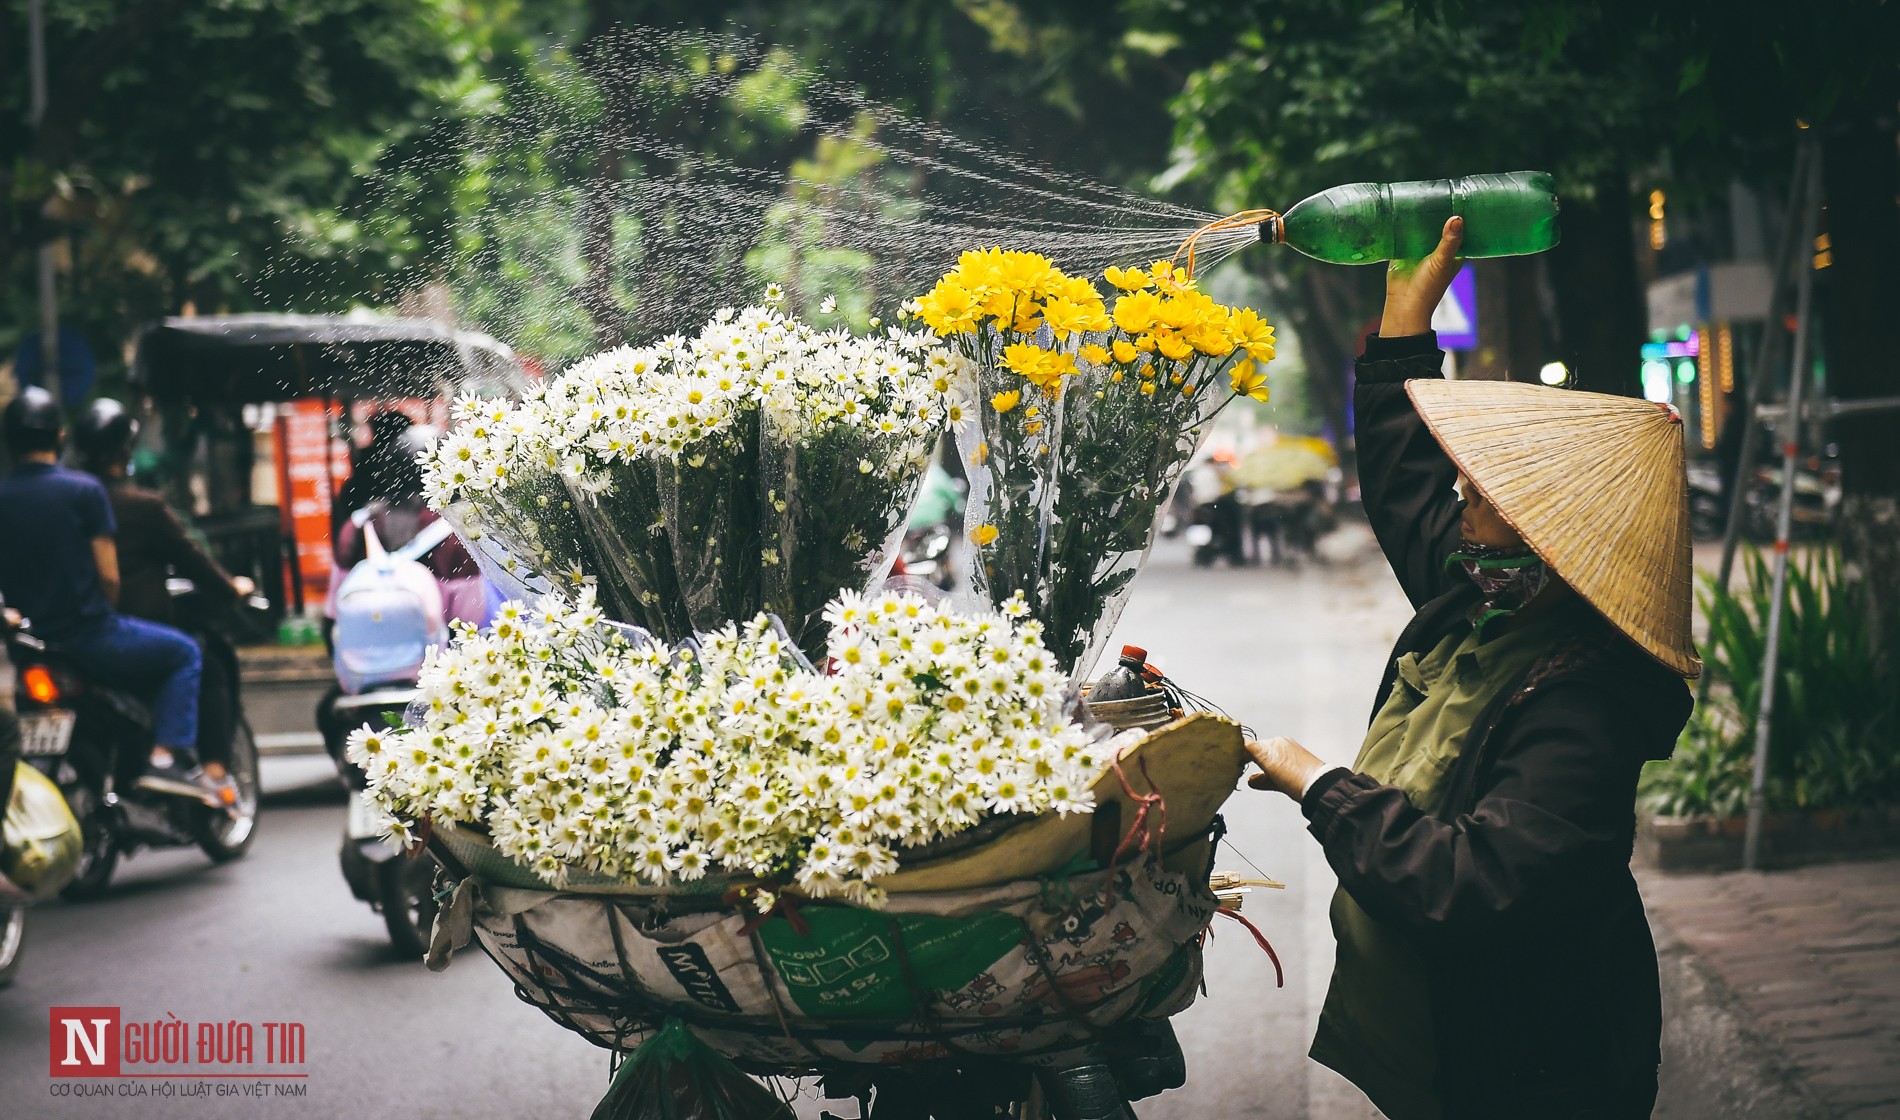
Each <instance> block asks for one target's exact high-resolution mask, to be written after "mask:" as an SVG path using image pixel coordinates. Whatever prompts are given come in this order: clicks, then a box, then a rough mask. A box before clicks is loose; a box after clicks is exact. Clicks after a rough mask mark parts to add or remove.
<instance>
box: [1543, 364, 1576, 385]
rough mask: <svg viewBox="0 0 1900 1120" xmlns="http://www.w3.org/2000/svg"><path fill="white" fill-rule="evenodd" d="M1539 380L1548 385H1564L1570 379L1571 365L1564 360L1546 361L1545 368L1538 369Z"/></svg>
mask: <svg viewBox="0 0 1900 1120" xmlns="http://www.w3.org/2000/svg"><path fill="white" fill-rule="evenodd" d="M1537 380H1539V381H1542V382H1543V383H1544V384H1546V385H1553V386H1555V385H1562V384H1563V383H1564V382H1566V381H1568V380H1570V367H1569V366H1566V365H1564V364H1563V363H1562V362H1545V363H1544V368H1543V369H1540V370H1538V371H1537Z"/></svg>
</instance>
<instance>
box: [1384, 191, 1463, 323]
mask: <svg viewBox="0 0 1900 1120" xmlns="http://www.w3.org/2000/svg"><path fill="white" fill-rule="evenodd" d="M1464 240H1465V220H1464V219H1463V218H1456V217H1454V218H1447V219H1445V232H1444V233H1443V234H1441V235H1440V236H1439V238H1438V248H1436V249H1433V250H1432V255H1431V256H1429V257H1426V258H1425V259H1424V260H1422V261H1393V262H1392V264H1391V265H1390V266H1389V267H1388V268H1387V269H1386V272H1385V314H1384V315H1382V316H1381V317H1380V319H1379V337H1381V338H1399V337H1402V336H1405V335H1411V334H1424V333H1425V332H1426V331H1428V330H1430V329H1431V327H1432V311H1433V310H1434V309H1435V308H1437V306H1438V301H1439V300H1441V299H1443V298H1444V297H1445V289H1447V288H1449V287H1451V279H1452V277H1454V276H1456V275H1458V264H1459V261H1458V247H1459V246H1460V245H1462V244H1464Z"/></svg>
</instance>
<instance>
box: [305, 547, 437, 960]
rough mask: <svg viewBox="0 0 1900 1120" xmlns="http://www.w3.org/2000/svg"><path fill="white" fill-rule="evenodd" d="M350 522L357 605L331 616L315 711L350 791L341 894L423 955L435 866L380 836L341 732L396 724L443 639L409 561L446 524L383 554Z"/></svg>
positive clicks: (348, 587)
mask: <svg viewBox="0 0 1900 1120" xmlns="http://www.w3.org/2000/svg"><path fill="white" fill-rule="evenodd" d="M352 520H354V521H356V523H357V527H358V529H359V530H362V531H363V533H364V539H365V541H366V543H368V545H369V559H367V560H365V561H363V563H362V564H360V565H358V566H357V568H356V569H354V570H352V572H351V573H350V576H349V578H348V579H346V580H345V581H344V583H343V585H342V588H341V592H340V595H341V599H342V601H343V602H344V603H345V604H346V605H348V604H350V603H351V602H352V601H353V600H354V599H356V597H359V596H360V597H361V601H362V603H363V605H362V607H361V608H360V610H358V609H356V608H351V609H350V610H347V611H345V612H342V613H340V615H339V618H338V620H337V628H336V631H335V634H334V636H335V641H336V664H337V686H336V687H335V688H333V689H331V691H330V692H329V693H328V694H327V695H326V696H324V698H323V699H322V700H321V701H320V702H319V704H318V708H317V727H318V729H319V730H320V731H321V732H322V734H323V745H324V749H325V750H327V751H328V752H329V754H330V759H331V761H332V762H334V763H335V764H336V768H337V775H338V777H339V778H341V780H342V781H343V784H344V787H345V788H346V789H347V790H348V791H349V796H350V801H349V812H348V814H347V816H346V817H345V819H344V825H343V843H342V847H341V848H340V849H339V850H338V854H337V860H338V863H339V864H340V865H341V867H342V870H343V878H344V881H345V882H347V883H348V884H349V886H350V893H351V895H352V896H354V897H355V898H356V899H357V901H359V902H367V903H369V905H370V907H371V908H372V909H374V910H376V911H377V912H378V913H380V914H381V915H382V917H383V924H384V926H385V927H386V928H387V930H388V932H389V942H390V944H391V945H393V946H394V947H395V949H396V950H397V952H399V953H401V954H403V955H404V956H407V957H413V958H418V959H419V958H421V957H422V955H423V954H424V953H426V952H427V951H428V948H429V935H430V932H431V930H432V929H433V928H434V926H435V915H436V910H437V902H436V898H435V889H434V888H435V863H434V861H432V860H430V859H427V858H412V857H411V856H410V855H409V854H408V853H407V852H405V851H404V849H403V848H402V847H401V846H400V845H398V844H397V843H396V842H395V841H394V840H391V839H389V838H388V833H387V830H386V828H385V825H386V824H387V823H388V822H387V821H386V820H385V819H384V817H383V816H382V814H381V812H380V811H379V810H378V809H377V808H376V806H375V803H374V802H372V801H371V800H370V797H369V782H368V778H367V777H366V776H365V775H364V773H363V772H362V770H361V769H359V768H358V767H356V766H355V765H354V764H352V763H351V762H350V761H349V760H348V759H347V758H346V757H345V755H344V749H345V747H346V746H347V744H348V741H349V737H350V733H351V732H353V731H355V730H356V729H358V728H360V727H363V726H366V725H367V726H369V727H372V728H381V727H385V726H393V725H396V724H400V723H401V722H402V718H403V713H404V712H405V711H406V710H407V709H408V707H409V704H410V702H411V701H413V700H414V699H415V697H416V680H417V677H418V675H419V674H420V673H421V671H422V662H423V658H424V656H425V654H426V652H427V650H428V647H429V646H430V645H431V644H440V643H441V642H443V641H446V639H447V632H446V629H445V628H444V624H443V621H442V603H441V597H440V590H439V588H437V587H436V585H435V582H434V576H433V575H431V574H429V573H428V572H427V571H426V569H423V568H422V567H421V565H420V564H419V563H418V561H420V560H421V559H422V557H423V556H425V555H426V554H427V553H428V552H429V551H430V550H431V549H433V548H435V547H436V546H437V545H439V544H441V543H442V542H443V541H445V540H447V539H448V538H449V536H450V533H451V530H450V528H449V525H448V523H447V522H446V521H436V522H432V523H430V524H429V525H427V526H425V527H424V528H423V529H422V530H421V531H420V532H418V533H417V534H416V536H415V537H414V538H413V539H412V540H410V541H409V543H408V544H406V545H404V546H403V547H402V548H399V549H395V550H393V551H389V552H385V551H384V550H383V547H382V544H381V542H380V541H378V540H377V538H376V533H375V529H374V528H373V527H371V526H370V525H369V524H368V518H367V516H366V515H365V514H363V513H360V512H359V513H358V514H357V515H355V516H354V517H353V518H352ZM359 573H360V575H359ZM352 581H355V582H354V583H353V582H352ZM424 581H426V583H425V582H424ZM431 593H433V598H431Z"/></svg>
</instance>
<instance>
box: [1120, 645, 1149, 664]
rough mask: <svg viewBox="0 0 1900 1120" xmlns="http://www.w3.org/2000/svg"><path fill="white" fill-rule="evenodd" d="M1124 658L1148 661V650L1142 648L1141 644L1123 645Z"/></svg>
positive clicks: (1124, 659) (1125, 659)
mask: <svg viewBox="0 0 1900 1120" xmlns="http://www.w3.org/2000/svg"><path fill="white" fill-rule="evenodd" d="M1122 660H1123V661H1128V660H1134V661H1141V662H1146V661H1147V660H1148V651H1147V650H1145V649H1142V648H1141V647H1140V646H1123V647H1122Z"/></svg>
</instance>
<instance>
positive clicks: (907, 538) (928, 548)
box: [897, 521, 957, 591]
mask: <svg viewBox="0 0 1900 1120" xmlns="http://www.w3.org/2000/svg"><path fill="white" fill-rule="evenodd" d="M956 535H957V530H956V527H955V526H953V525H952V524H951V523H950V522H949V521H938V522H935V523H933V524H930V525H918V526H914V527H913V528H911V529H908V530H906V531H905V533H904V543H903V546H902V548H901V549H900V550H899V552H898V559H899V561H900V563H899V565H898V569H897V570H898V571H899V572H901V573H902V574H904V575H907V576H912V577H915V578H917V579H922V580H928V581H929V582H931V583H932V584H935V585H936V586H937V587H939V588H941V589H942V590H944V591H949V590H951V589H952V588H954V587H955V586H956V584H957V573H956V568H955V566H954V565H953V564H952V562H951V557H952V553H951V546H952V545H953V544H955V543H956Z"/></svg>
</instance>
